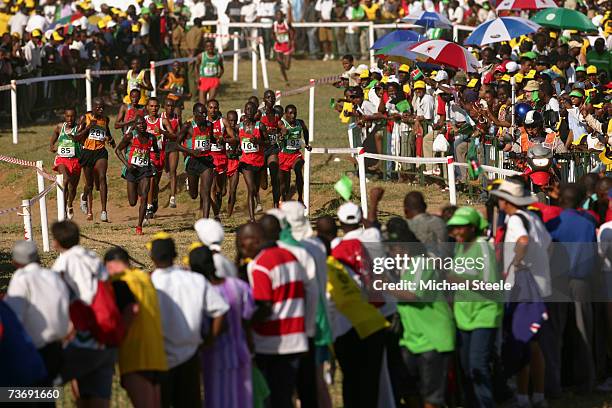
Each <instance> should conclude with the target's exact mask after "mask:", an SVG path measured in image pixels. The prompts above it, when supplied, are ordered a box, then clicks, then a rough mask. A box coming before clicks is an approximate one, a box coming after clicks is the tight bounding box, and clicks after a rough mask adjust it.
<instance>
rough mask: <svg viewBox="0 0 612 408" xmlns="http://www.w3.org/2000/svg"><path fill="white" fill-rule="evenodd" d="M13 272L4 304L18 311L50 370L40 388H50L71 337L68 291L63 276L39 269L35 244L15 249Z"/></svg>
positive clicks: (20, 319)
mask: <svg viewBox="0 0 612 408" xmlns="http://www.w3.org/2000/svg"><path fill="white" fill-rule="evenodd" d="M12 258H13V265H14V266H15V267H16V268H17V270H16V271H15V272H14V273H13V276H12V277H11V281H10V283H9V286H8V289H7V293H6V297H5V298H4V301H5V302H6V304H7V305H8V306H10V308H11V309H13V311H14V312H15V315H16V317H17V319H19V321H20V322H21V324H22V325H23V328H24V329H25V331H26V333H28V334H29V335H30V337H31V338H32V342H33V343H34V346H35V347H36V348H37V349H38V352H39V353H40V356H41V357H42V359H43V362H44V363H45V367H46V369H47V376H46V379H45V380H44V381H42V382H40V384H39V385H41V386H46V387H48V386H51V385H53V384H54V381H55V379H56V377H57V376H58V375H59V371H60V367H61V364H62V341H63V339H64V338H65V337H66V335H67V334H68V324H69V322H70V320H69V317H68V298H69V295H68V288H67V287H66V285H65V284H64V281H63V280H62V278H61V277H60V275H58V274H56V273H54V272H52V271H51V270H49V269H46V268H43V267H41V266H40V258H39V256H38V250H37V249H36V244H34V243H33V242H31V241H19V242H17V243H16V244H15V245H14V246H13V254H12Z"/></svg>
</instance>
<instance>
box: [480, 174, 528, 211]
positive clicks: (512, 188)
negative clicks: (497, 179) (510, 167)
mask: <svg viewBox="0 0 612 408" xmlns="http://www.w3.org/2000/svg"><path fill="white" fill-rule="evenodd" d="M490 194H491V195H494V196H496V197H499V198H501V199H502V200H505V201H508V202H509V203H511V204H514V205H516V206H519V207H523V206H526V205H529V204H533V203H535V202H537V201H538V200H537V199H536V198H535V197H532V196H531V195H530V194H529V193H528V192H527V191H526V190H525V188H524V187H523V186H522V185H521V184H519V183H515V182H512V181H508V180H504V181H502V183H501V184H500V185H499V188H498V189H497V190H493V191H491V193H490Z"/></svg>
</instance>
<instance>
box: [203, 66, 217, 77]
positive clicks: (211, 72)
mask: <svg viewBox="0 0 612 408" xmlns="http://www.w3.org/2000/svg"><path fill="white" fill-rule="evenodd" d="M218 72H219V70H218V68H217V64H211V63H208V64H206V65H205V66H204V75H206V76H209V77H213V76H217V74H218Z"/></svg>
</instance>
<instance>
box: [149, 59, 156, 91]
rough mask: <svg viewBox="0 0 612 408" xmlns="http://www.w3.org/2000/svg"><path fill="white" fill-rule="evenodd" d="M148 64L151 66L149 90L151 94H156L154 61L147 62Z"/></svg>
mask: <svg viewBox="0 0 612 408" xmlns="http://www.w3.org/2000/svg"><path fill="white" fill-rule="evenodd" d="M149 66H150V68H151V87H152V88H153V90H152V91H151V96H153V97H156V96H157V78H155V61H151V62H149Z"/></svg>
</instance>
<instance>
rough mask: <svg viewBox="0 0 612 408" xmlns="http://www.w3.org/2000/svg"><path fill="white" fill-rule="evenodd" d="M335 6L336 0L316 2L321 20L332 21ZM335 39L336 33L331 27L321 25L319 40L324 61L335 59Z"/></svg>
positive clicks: (319, 0) (316, 9)
mask: <svg viewBox="0 0 612 408" xmlns="http://www.w3.org/2000/svg"><path fill="white" fill-rule="evenodd" d="M333 8H334V0H317V2H316V4H315V11H316V12H317V16H318V18H319V21H321V22H324V23H325V22H330V21H331V19H332V11H333ZM333 41H334V35H333V32H332V29H331V28H327V27H320V28H319V42H320V43H321V48H322V49H323V54H324V55H323V61H327V60H333V59H334V58H335V57H334V52H333V49H332V43H333Z"/></svg>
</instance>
